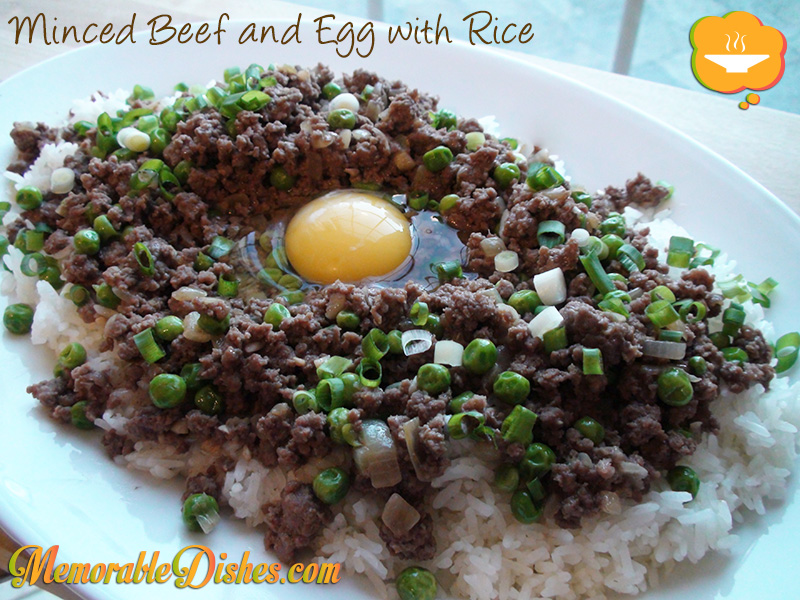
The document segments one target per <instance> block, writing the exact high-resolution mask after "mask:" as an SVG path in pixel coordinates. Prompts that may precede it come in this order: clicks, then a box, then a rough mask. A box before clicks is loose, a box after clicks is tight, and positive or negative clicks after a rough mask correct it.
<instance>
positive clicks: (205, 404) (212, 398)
mask: <svg viewBox="0 0 800 600" xmlns="http://www.w3.org/2000/svg"><path fill="white" fill-rule="evenodd" d="M194 405H195V406H196V407H197V408H198V409H200V410H201V411H202V412H204V413H205V414H207V415H218V414H219V413H221V412H222V411H224V410H225V401H224V400H223V399H222V395H221V394H220V393H219V392H218V391H217V390H216V388H215V387H214V386H213V385H206V386H203V387H201V388H200V389H199V390H197V392H196V393H195V395H194Z"/></svg>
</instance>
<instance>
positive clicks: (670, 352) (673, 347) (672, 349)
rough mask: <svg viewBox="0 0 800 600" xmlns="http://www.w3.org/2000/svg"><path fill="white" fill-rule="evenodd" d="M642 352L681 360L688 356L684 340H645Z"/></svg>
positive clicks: (647, 354)
mask: <svg viewBox="0 0 800 600" xmlns="http://www.w3.org/2000/svg"><path fill="white" fill-rule="evenodd" d="M642 354H644V355H645V356H653V357H655V358H667V359H669V360H681V359H682V358H683V357H684V356H686V344H685V343H683V342H665V341H664V340H645V341H644V344H642Z"/></svg>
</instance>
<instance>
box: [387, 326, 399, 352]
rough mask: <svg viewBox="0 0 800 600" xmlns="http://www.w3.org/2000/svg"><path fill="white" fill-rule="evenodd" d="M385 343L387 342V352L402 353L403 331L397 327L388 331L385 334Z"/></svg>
mask: <svg viewBox="0 0 800 600" xmlns="http://www.w3.org/2000/svg"><path fill="white" fill-rule="evenodd" d="M387 343H388V344H389V354H402V353H403V332H402V331H400V330H398V329H393V330H392V331H390V332H389V333H388V334H387Z"/></svg>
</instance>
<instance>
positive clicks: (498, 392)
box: [492, 371, 531, 404]
mask: <svg viewBox="0 0 800 600" xmlns="http://www.w3.org/2000/svg"><path fill="white" fill-rule="evenodd" d="M492 389H493V390H494V394H495V396H497V397H498V398H499V399H500V400H502V401H503V402H506V403H507V404H521V403H522V402H524V401H525V400H526V399H527V398H528V394H530V393H531V382H530V381H528V380H527V379H526V378H525V377H523V376H522V375H520V374H519V373H515V372H514V371H504V372H502V373H500V375H498V376H497V379H495V380H494V385H493V386H492Z"/></svg>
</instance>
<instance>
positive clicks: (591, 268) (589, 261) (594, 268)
mask: <svg viewBox="0 0 800 600" xmlns="http://www.w3.org/2000/svg"><path fill="white" fill-rule="evenodd" d="M580 260H581V264H582V265H583V268H584V269H585V270H586V274H587V275H589V279H591V280H592V283H593V284H594V287H596V288H597V291H598V292H600V293H601V294H603V295H606V294H608V293H609V292H613V291H614V290H616V289H617V288H616V286H615V285H614V282H613V281H611V278H610V277H609V276H608V274H607V273H606V272H605V270H604V269H603V265H601V264H600V259H599V258H598V257H597V254H595V253H594V252H590V253H589V254H587V255H585V256H581V257H580Z"/></svg>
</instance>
